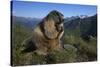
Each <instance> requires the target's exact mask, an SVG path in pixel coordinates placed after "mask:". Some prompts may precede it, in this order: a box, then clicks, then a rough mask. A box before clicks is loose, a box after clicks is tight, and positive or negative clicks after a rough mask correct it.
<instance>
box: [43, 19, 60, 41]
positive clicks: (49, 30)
mask: <svg viewBox="0 0 100 67" xmlns="http://www.w3.org/2000/svg"><path fill="white" fill-rule="evenodd" d="M44 34H45V36H46V37H47V38H49V39H54V38H56V37H57V36H58V32H57V30H56V27H55V22H54V21H53V20H52V19H45V20H44Z"/></svg>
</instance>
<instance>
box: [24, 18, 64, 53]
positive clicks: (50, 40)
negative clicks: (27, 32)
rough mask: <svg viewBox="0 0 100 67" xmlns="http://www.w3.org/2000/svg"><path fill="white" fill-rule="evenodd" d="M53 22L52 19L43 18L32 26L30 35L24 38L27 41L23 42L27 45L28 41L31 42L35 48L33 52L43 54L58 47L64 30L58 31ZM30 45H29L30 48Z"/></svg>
mask: <svg viewBox="0 0 100 67" xmlns="http://www.w3.org/2000/svg"><path fill="white" fill-rule="evenodd" d="M55 17H56V16H55ZM55 24H56V22H55V21H54V20H53V19H48V18H44V20H42V22H41V23H39V24H38V25H37V26H36V28H34V30H33V33H32V36H31V37H30V38H29V39H27V40H26V41H27V43H26V41H24V44H26V45H29V44H28V43H29V42H31V43H32V45H34V46H35V48H36V49H35V50H34V52H36V53H38V54H44V55H46V54H47V53H48V52H50V51H51V50H57V49H60V48H61V43H60V39H61V37H62V35H63V31H64V30H63V29H62V30H59V31H58V30H57V29H56V28H57V27H56V26H55ZM58 27H59V26H58ZM32 45H30V46H29V47H31V48H32ZM29 47H28V46H27V47H26V49H27V48H28V49H29ZM33 48H34V47H33ZM24 51H25V50H24Z"/></svg>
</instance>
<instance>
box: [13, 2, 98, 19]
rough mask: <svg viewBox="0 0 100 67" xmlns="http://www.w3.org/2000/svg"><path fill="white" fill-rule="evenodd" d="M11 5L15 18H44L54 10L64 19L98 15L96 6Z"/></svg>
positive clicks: (40, 3) (54, 4)
mask: <svg viewBox="0 0 100 67" xmlns="http://www.w3.org/2000/svg"><path fill="white" fill-rule="evenodd" d="M11 3H12V5H11V7H12V11H11V12H12V14H13V15H14V16H22V17H32V18H43V17H45V16H46V15H47V14H48V13H49V12H50V11H52V10H57V11H59V12H61V13H62V14H63V15H64V17H71V16H80V15H88V16H92V15H95V14H96V13H97V6H94V5H76V4H61V3H43V2H33V1H32V2H28V1H13V2H11Z"/></svg>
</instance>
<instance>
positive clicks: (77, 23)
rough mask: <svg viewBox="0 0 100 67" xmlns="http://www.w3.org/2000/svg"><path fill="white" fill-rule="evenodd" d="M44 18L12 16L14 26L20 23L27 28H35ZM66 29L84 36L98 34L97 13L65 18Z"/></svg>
mask: <svg viewBox="0 0 100 67" xmlns="http://www.w3.org/2000/svg"><path fill="white" fill-rule="evenodd" d="M41 20H42V19H40V18H26V17H18V16H12V23H13V26H15V25H20V26H22V27H25V28H29V29H33V28H34V27H35V26H36V25H37V24H38V23H39V22H40V21H41ZM64 27H65V30H69V31H73V32H78V35H80V36H82V37H87V36H93V37H95V36H97V14H96V15H94V16H90V17H88V16H86V15H81V16H72V17H66V18H65V20H64Z"/></svg>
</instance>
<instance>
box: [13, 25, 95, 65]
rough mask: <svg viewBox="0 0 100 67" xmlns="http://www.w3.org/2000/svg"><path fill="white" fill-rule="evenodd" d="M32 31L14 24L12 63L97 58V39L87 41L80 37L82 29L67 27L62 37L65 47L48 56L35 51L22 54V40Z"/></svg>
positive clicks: (89, 59)
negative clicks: (69, 28)
mask: <svg viewBox="0 0 100 67" xmlns="http://www.w3.org/2000/svg"><path fill="white" fill-rule="evenodd" d="M31 33H32V31H31V30H30V29H28V28H26V27H24V26H22V25H20V24H13V28H12V65H13V66H15V65H33V64H34V65H37V64H57V63H72V62H86V61H96V60H97V39H96V37H90V39H89V41H85V40H84V39H82V38H81V37H80V29H77V30H72V31H71V30H68V29H65V35H64V36H63V38H62V41H63V44H64V49H62V50H60V51H51V52H50V53H49V54H48V55H47V56H44V55H37V54H35V53H34V52H30V53H25V54H22V53H21V50H22V49H23V46H22V42H23V40H24V39H26V38H27V37H29V36H30V35H31Z"/></svg>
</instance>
